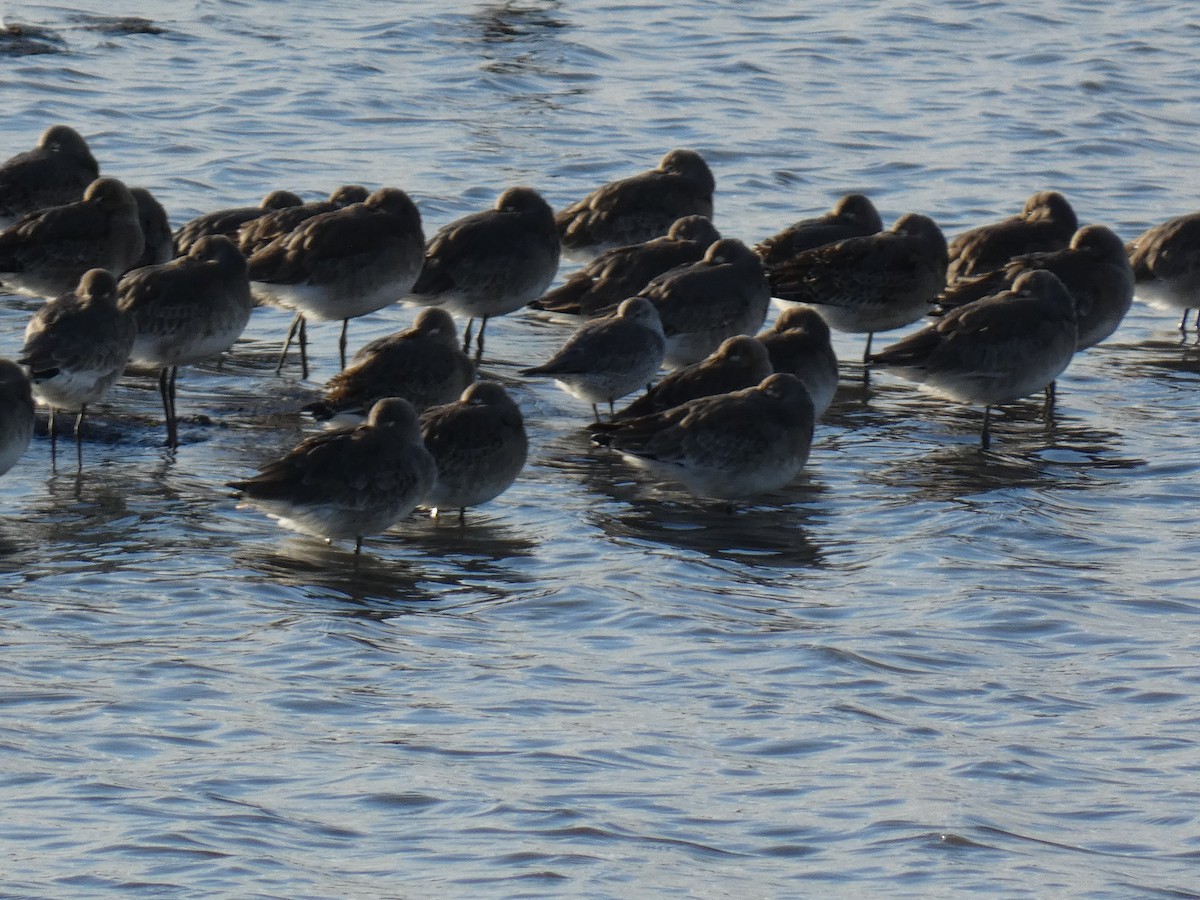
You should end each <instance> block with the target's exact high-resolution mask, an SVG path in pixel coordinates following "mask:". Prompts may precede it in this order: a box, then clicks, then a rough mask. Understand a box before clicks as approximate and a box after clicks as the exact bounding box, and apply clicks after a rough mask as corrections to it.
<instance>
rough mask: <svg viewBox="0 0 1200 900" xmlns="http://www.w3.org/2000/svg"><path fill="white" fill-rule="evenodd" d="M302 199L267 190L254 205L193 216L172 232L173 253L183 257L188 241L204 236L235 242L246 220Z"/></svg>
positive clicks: (298, 203)
mask: <svg viewBox="0 0 1200 900" xmlns="http://www.w3.org/2000/svg"><path fill="white" fill-rule="evenodd" d="M303 202H304V201H303V200H301V199H300V197H298V196H297V195H296V194H293V193H292V192H291V191H271V193H269V194H267V195H266V196H265V197H263V198H262V202H261V203H259V204H258V206H235V207H232V208H230V209H218V210H216V211H215V212H210V213H205V214H204V215H202V216H197V217H196V218H194V219H192V220H191V221H190V222H188V223H187V224H185V225H184V226H183V227H182V228H180V229H179V230H178V231H177V232H175V253H176V255H177V256H187V253H188V251H189V250H191V249H192V244H194V243H195V242H196V241H198V240H200V238H202V237H205V236H206V235H216V234H220V235H223V236H224V237H227V238H229V239H230V240H231V241H233V242H234V243H235V244H236V243H237V236H238V229H240V228H241V227H242V226H243V225H245V224H246V223H247V222H250V221H253V220H254V219H257V218H258V217H259V216H265V215H266V214H267V213H269V212H272V211H273V210H277V209H284V208H286V207H289V206H299V205H300V204H301V203H303Z"/></svg>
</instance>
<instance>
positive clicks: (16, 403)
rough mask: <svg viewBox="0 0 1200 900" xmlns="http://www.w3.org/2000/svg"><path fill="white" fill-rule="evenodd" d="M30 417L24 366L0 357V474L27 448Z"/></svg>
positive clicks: (27, 383)
mask: <svg viewBox="0 0 1200 900" xmlns="http://www.w3.org/2000/svg"><path fill="white" fill-rule="evenodd" d="M33 419H34V415H33V393H32V391H31V389H30V385H29V378H28V376H26V374H25V370H24V369H22V368H21V367H20V366H18V365H17V364H16V363H15V362H13V361H12V360H11V359H3V358H0V475H3V474H4V473H5V472H7V471H8V470H9V469H11V468H12V467H13V466H15V465H16V464H17V460H18V459H20V458H21V454H23V453H24V452H25V451H26V450H27V449H28V448H29V442H30V441H31V440H32V439H33Z"/></svg>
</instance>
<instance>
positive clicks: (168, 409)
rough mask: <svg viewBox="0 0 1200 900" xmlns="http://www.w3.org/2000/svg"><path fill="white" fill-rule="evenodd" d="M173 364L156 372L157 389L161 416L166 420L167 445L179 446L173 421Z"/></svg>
mask: <svg viewBox="0 0 1200 900" xmlns="http://www.w3.org/2000/svg"><path fill="white" fill-rule="evenodd" d="M176 372H178V369H177V368H176V367H175V366H167V367H165V368H164V369H163V370H162V371H161V372H159V374H158V391H159V393H160V394H162V402H163V417H164V418H165V419H166V422H167V446H168V447H178V446H179V430H178V426H177V423H176V421H175V374H176Z"/></svg>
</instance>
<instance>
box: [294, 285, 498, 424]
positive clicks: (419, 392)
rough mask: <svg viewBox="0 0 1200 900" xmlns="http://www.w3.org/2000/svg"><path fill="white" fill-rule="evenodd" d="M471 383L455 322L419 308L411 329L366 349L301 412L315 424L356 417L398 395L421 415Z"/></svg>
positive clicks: (445, 315) (441, 312)
mask: <svg viewBox="0 0 1200 900" xmlns="http://www.w3.org/2000/svg"><path fill="white" fill-rule="evenodd" d="M474 380H475V366H474V365H473V364H472V363H471V360H470V359H468V358H467V355H466V354H465V353H463V352H462V351H461V350H460V349H459V347H458V336H457V334H456V333H455V328H454V319H453V318H452V317H451V315H450V313H448V312H446V310H444V309H441V308H440V307H436V306H435V307H433V308H431V309H423V310H421V311H420V312H419V313H418V314H417V317H416V319H415V320H414V321H413V324H412V327H411V328H409V329H407V330H405V331H400V332H397V333H396V334H392V335H388V336H387V337H383V338H379V339H378V340H374V341H371V342H370V343H369V344H367V345H365V346H364V347H363V348H362V349H361V350H359V351H358V353H357V354H355V356H354V359H353V360H352V361H351V363H350V365H349V366H347V367H346V368H345V369H343V370H342V371H341V372H339V373H338V374H336V375H334V376H333V377H332V378H331V379H329V381H328V383H327V384H326V386H325V397H324V399H322V400H320V401H319V402H317V403H313V404H310V405H309V406H307V407H305V411H306V412H309V413H311V414H312V415H313V417H314V418H316V419H318V420H328V419H338V418H340V417H342V416H345V415H352V416H356V417H361V416H364V415H366V413H367V411H368V410H369V409H370V408H371V407H372V406H373V405H374V404H375V403H376V402H377V401H379V400H381V399H382V398H384V397H403V398H404V399H405V400H407V401H408V402H409V403H411V404H412V405H413V407H415V408H416V410H417V412H422V411H423V410H425V409H428V408H429V407H431V406H438V405H441V404H443V403H451V402H453V401H454V400H457V399H458V398H459V397H460V396H461V395H462V392H463V391H464V390H466V389H467V387H468V385H470V384H471V382H473V381H474Z"/></svg>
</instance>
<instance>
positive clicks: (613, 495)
mask: <svg viewBox="0 0 1200 900" xmlns="http://www.w3.org/2000/svg"><path fill="white" fill-rule="evenodd" d="M547 449H548V450H550V451H551V452H552V454H553V455H552V457H551V458H549V459H547V460H545V461H544V463H545V464H546V465H548V466H549V467H551V468H553V469H558V470H561V471H564V472H567V473H570V474H571V475H572V476H573V477H574V478H576V479H577V480H578V481H579V482H580V483H582V484H583V485H584V486H585V487H586V488H587V489H588V491H589V492H590V493H592V494H594V495H596V496H599V497H603V498H606V499H607V500H608V501H610V502H608V503H604V504H593V505H591V506H590V508H589V509H588V510H587V511H586V512H585V517H586V519H587V520H588V522H589V523H590V524H592V525H593V526H595V527H596V528H599V529H600V530H601V531H602V532H604V533H605V534H606V535H608V536H609V537H610V538H612V539H613V540H615V541H617V542H624V543H628V542H631V541H632V542H637V543H640V544H652V545H665V546H670V547H675V548H678V549H680V550H686V551H689V552H693V553H699V554H702V555H704V556H706V557H710V558H714V559H721V560H726V561H731V562H738V563H753V564H754V565H760V566H795V567H808V566H819V565H822V564H823V559H822V554H821V550H820V548H819V547H817V546H816V544H814V543H813V542H812V540H811V539H810V537H809V535H808V533H807V526H808V523H809V519H810V517H811V514H812V512H811V510H812V509H813V508H814V507H815V506H816V503H817V500H818V497H819V495H820V493H821V492H822V491H823V488H822V487H821V486H820V485H819V484H817V483H815V482H813V481H812V480H811V477H810V476H807V475H804V474H802V475H801V476H800V477H799V478H798V479H797V480H796V481H795V482H794V483H793V484H791V485H789V486H788V487H787V488H785V489H783V490H781V491H776V492H774V493H772V494H768V495H766V496H763V497H756V498H752V499H750V500H745V501H741V502H738V503H734V504H732V505H731V504H728V503H725V502H723V501H714V500H704V499H699V498H696V497H693V496H691V495H690V494H688V493H687V492H686V491H685V490H683V488H681V487H678V486H676V485H673V484H671V483H669V482H664V481H659V480H656V479H654V478H653V476H651V475H648V474H647V473H645V472H642V471H641V470H639V469H636V468H634V467H632V466H630V465H628V464H627V463H625V462H624V461H623V460H622V459H621V458H620V456H619V455H618V454H616V453H613V452H611V451H610V450H608V449H606V448H602V447H595V446H592V444H591V442H590V439H589V437H588V434H587V432H586V430H579V431H575V432H572V433H569V434H565V435H560V436H559V437H558V438H557V439H556V440H555V441H553V442H552V444H551V446H550V447H548V448H547Z"/></svg>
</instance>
